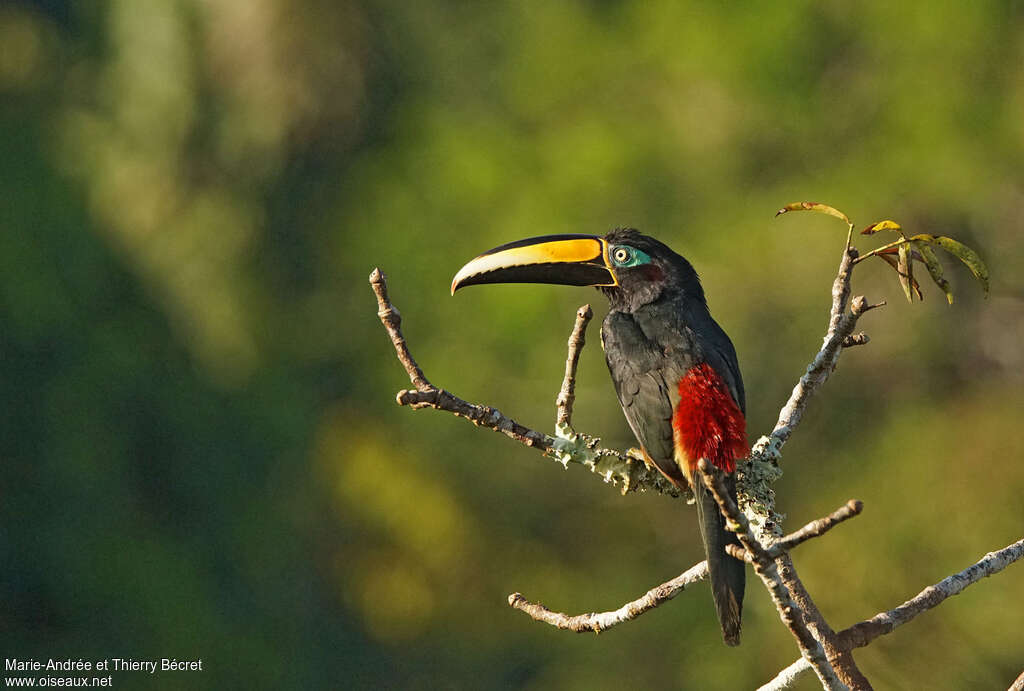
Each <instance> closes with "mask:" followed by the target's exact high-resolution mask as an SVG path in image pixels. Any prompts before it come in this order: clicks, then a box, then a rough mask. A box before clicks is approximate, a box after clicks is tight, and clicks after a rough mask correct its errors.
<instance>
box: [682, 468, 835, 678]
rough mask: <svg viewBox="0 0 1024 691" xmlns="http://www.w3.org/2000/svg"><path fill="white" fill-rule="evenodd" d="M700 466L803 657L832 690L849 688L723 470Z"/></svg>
mask: <svg viewBox="0 0 1024 691" xmlns="http://www.w3.org/2000/svg"><path fill="white" fill-rule="evenodd" d="M698 467H699V469H700V472H701V474H702V475H703V476H704V483H705V484H706V485H707V487H708V490H709V491H710V492H711V494H712V496H713V497H714V498H715V501H716V502H717V503H718V508H719V509H720V510H721V512H722V514H723V515H724V516H725V517H726V519H727V521H728V523H727V525H728V526H729V529H730V530H733V531H734V532H735V533H736V537H738V538H739V540H740V544H742V545H743V547H744V548H746V550H747V552H748V553H750V555H751V557H752V560H753V566H754V573H756V574H757V575H758V577H759V578H760V579H761V582H762V583H764V585H765V588H767V589H768V592H769V594H770V595H771V598H772V602H773V603H775V608H776V609H777V610H778V611H779V618H780V619H782V622H783V623H784V624H785V625H786V628H788V629H789V630H790V632H791V633H792V634H793V637H794V638H796V641H797V645H798V646H799V647H800V652H801V654H802V655H803V659H804V660H806V661H807V663H808V664H809V665H810V667H811V668H812V669H814V673H815V674H817V675H818V679H819V680H820V681H821V684H822V686H823V687H824V688H826V689H829V690H830V691H832V690H835V689H847V688H849V687H848V686H847V685H846V684H845V683H843V682H842V681H840V679H839V677H838V675H837V674H836V670H834V669H833V668H832V665H831V664H830V662H829V660H828V658H827V657H826V655H825V649H824V648H823V647H822V644H821V642H819V640H818V639H817V638H815V637H814V635H813V634H812V633H811V631H810V629H809V628H808V627H807V623H806V622H805V621H804V616H803V615H804V613H803V612H802V609H801V607H800V605H798V604H797V603H796V602H794V601H793V598H792V597H791V595H790V591H789V589H788V588H787V587H786V584H785V583H783V580H782V577H781V576H780V574H779V570H778V567H777V566H776V564H775V560H774V559H772V557H771V555H769V554H768V550H767V549H765V547H764V545H762V544H761V543H760V542H759V541H758V539H757V538H756V537H755V536H754V534H753V532H752V531H751V529H750V522H749V521H748V520H747V517H746V516H744V515H743V512H741V511H740V509H739V507H738V506H737V505H736V503H735V502H734V501H733V500H732V498H731V497H730V496H729V492H728V490H726V488H725V483H724V481H723V480H722V473H721V472H720V471H718V470H717V469H714V468H713V466H712V465H711V464H710V463H708V461H707V459H704V458H702V459H700V462H699V464H698Z"/></svg>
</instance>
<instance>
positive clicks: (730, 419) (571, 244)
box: [451, 228, 749, 645]
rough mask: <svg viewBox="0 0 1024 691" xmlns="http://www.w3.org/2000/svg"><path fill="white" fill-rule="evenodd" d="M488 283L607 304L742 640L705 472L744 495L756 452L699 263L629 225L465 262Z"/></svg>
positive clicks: (633, 404) (657, 442)
mask: <svg viewBox="0 0 1024 691" xmlns="http://www.w3.org/2000/svg"><path fill="white" fill-rule="evenodd" d="M485 283H555V284H561V285H571V286H595V287H597V288H598V289H599V290H600V291H601V292H603V293H604V294H605V296H607V298H608V302H609V311H608V315H607V316H606V317H605V319H604V323H603V324H602V326H601V345H602V346H603V347H604V353H605V360H606V361H607V363H608V370H609V372H610V373H611V377H612V382H614V384H615V391H616V393H617V394H618V398H619V403H620V404H621V405H622V412H623V413H625V416H626V420H627V421H628V422H629V426H630V428H631V429H632V430H633V434H634V435H635V436H636V439H637V441H638V442H639V444H640V450H641V451H642V452H643V455H644V458H645V460H646V461H647V462H648V463H649V464H650V465H653V466H655V467H656V468H657V469H658V470H659V471H660V472H661V473H662V474H663V475H664V476H665V477H666V478H667V479H668V480H669V481H670V482H671V483H673V484H674V485H675V486H676V487H678V488H680V489H684V490H685V489H686V488H687V487H689V488H691V489H692V491H693V495H694V498H695V500H696V502H695V503H696V507H697V522H698V525H699V527H700V534H701V537H702V538H703V542H704V550H705V553H706V555H707V561H708V572H709V580H710V581H711V592H712V595H713V598H714V602H715V609H716V612H717V614H718V620H719V623H720V624H721V627H722V637H723V638H724V639H725V642H726V644H728V645H738V644H739V642H740V616H741V612H742V609H743V589H744V584H745V576H746V574H745V567H744V564H743V562H741V561H739V560H738V559H736V558H734V557H732V556H730V555H729V554H727V553H726V545H728V544H730V543H736V542H737V539H736V535H735V534H734V533H732V532H729V531H727V530H726V527H725V519H724V518H723V516H722V514H721V512H720V511H719V509H718V506H717V504H716V502H715V499H714V497H713V496H711V493H710V492H709V491H708V489H707V487H706V485H705V483H704V481H703V479H702V476H701V473H700V471H699V470H697V464H698V462H699V461H700V459H702V458H703V459H707V461H708V462H709V463H710V464H711V465H713V466H714V467H715V468H717V469H718V470H717V472H721V473H722V474H723V475H724V479H725V484H726V487H727V488H728V491H729V493H730V494H731V495H732V498H733V499H734V500H735V498H736V476H735V471H736V460H737V459H742V458H745V457H746V456H747V455H748V453H749V446H748V445H747V437H746V420H745V410H746V400H745V396H744V392H743V379H742V377H741V376H740V368H739V363H738V362H737V360H736V350H735V348H733V345H732V341H730V340H729V337H728V336H727V335H726V333H725V331H723V330H722V327H720V326H719V325H718V323H717V322H716V321H715V320H714V319H713V318H712V317H711V312H710V311H709V310H708V305H707V301H706V300H705V297H704V289H703V288H702V287H701V284H700V279H699V278H698V276H697V272H696V271H695V270H694V268H693V266H692V265H691V264H690V262H689V261H687V260H686V259H685V258H684V257H682V256H680V255H679V254H676V253H675V252H673V251H672V250H671V249H670V248H669V247H668V246H667V245H665V244H663V243H661V242H659V241H658V240H655V239H654V238H652V237H650V236H647V235H642V234H641V233H639V232H638V231H636V230H634V229H632V228H617V229H615V230H613V231H612V232H610V233H608V234H607V235H605V236H603V237H601V236H596V235H547V236H544V237H536V238H529V239H526V240H519V241H517V242H510V243H508V244H505V245H501V246H500V247H495V248H494V249H492V250H490V251H489V252H485V253H483V254H481V255H480V256H479V257H477V258H476V259H473V260H472V261H470V262H469V263H468V264H466V265H465V266H463V267H462V268H461V269H460V270H459V272H458V273H457V274H456V275H455V279H454V280H453V281H452V286H451V290H452V295H454V294H455V291H456V290H458V289H459V288H463V287H465V286H471V285H479V284H485Z"/></svg>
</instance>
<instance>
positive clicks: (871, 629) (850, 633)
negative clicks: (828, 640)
mask: <svg viewBox="0 0 1024 691" xmlns="http://www.w3.org/2000/svg"><path fill="white" fill-rule="evenodd" d="M1022 558H1024V539H1021V540H1018V541H1017V542H1014V543H1013V544H1010V545H1008V546H1006V547H1004V548H1003V549H1001V550H999V551H997V552H989V553H988V554H986V555H985V556H984V557H982V558H981V559H980V560H978V561H977V562H975V563H974V564H972V565H971V566H969V567H967V568H966V569H964V570H963V571H960V572H959V573H955V574H953V575H952V576H949V577H948V578H944V579H943V580H941V581H939V582H938V583H936V584H935V585H930V586H928V587H927V588H925V589H924V590H922V591H921V592H920V593H918V594H917V595H915V596H914V597H913V598H911V599H909V600H907V601H906V602H904V603H903V604H902V605H900V606H899V607H896V608H894V609H891V610H889V611H888V612H879V613H878V614H876V615H875V616H873V617H872V618H871V619H868V620H865V621H862V622H859V623H857V624H854V625H853V626H851V627H850V628H848V629H846V630H844V631H840V632H839V633H838V634H837V636H838V638H839V641H840V644H841V645H842V646H843V647H844V648H845V649H847V650H852V649H854V648H862V647H864V646H866V645H868V644H869V643H871V641H873V640H875V639H876V638H878V637H879V636H884V635H886V634H889V633H892V632H893V631H894V630H895V629H896V628H898V627H900V626H902V625H903V624H906V623H907V622H909V621H910V620H912V619H913V618H914V617H916V616H918V615H919V614H922V613H924V612H927V611H928V610H930V609H932V608H933V607H936V606H937V605H939V604H940V603H941V602H942V601H943V600H945V599H946V598H948V597H951V596H953V595H958V594H959V593H961V592H963V590H964V589H965V588H967V586H969V585H973V584H975V583H977V582H978V581H980V580H981V579H983V578H986V577H988V576H991V575H993V574H996V573H998V572H1000V571H1002V570H1003V569H1005V568H1006V567H1007V566H1009V565H1010V564H1012V563H1014V562H1016V561H1018V560H1020V559H1022ZM808 669H810V665H809V664H807V661H806V660H804V659H803V658H801V659H799V660H797V661H796V662H794V663H793V664H791V665H789V667H786V669H784V670H782V672H780V673H779V674H778V676H776V677H775V678H774V679H773V680H772V681H770V682H768V683H767V684H765V685H764V686H762V687H761V689H760V691H777V690H778V689H785V688H788V687H789V686H790V684H792V683H793V681H794V680H795V679H796V678H797V677H798V676H799V675H800V674H801V673H803V672H806V671H807V670H808ZM1018 681H1019V679H1018ZM1014 683H1017V682H1014ZM1013 688H1015V687H1011V689H1013Z"/></svg>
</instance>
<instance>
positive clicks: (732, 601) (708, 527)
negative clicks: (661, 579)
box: [691, 471, 747, 645]
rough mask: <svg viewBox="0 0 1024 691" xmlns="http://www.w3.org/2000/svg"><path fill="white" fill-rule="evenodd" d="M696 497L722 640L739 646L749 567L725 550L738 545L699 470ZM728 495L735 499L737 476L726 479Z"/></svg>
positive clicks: (693, 483)
mask: <svg viewBox="0 0 1024 691" xmlns="http://www.w3.org/2000/svg"><path fill="white" fill-rule="evenodd" d="M692 478H693V481H692V482H691V486H692V488H693V496H694V498H695V499H696V500H697V501H696V503H697V522H698V524H699V525H700V536H701V538H703V540H704V552H705V553H706V554H707V558H708V580H710V582H711V595H712V596H713V597H714V599H715V610H716V611H717V612H718V621H719V623H720V624H721V625H722V638H724V639H725V643H726V645H739V644H740V615H741V613H742V611H743V588H744V585H745V583H746V576H747V574H746V565H745V564H744V563H743V562H741V561H740V560H738V559H736V558H735V557H732V556H730V555H729V554H727V553H726V551H725V546H726V545H728V544H739V540H738V539H737V538H736V534H735V533H732V532H730V531H728V530H726V529H725V517H724V516H722V512H721V511H719V509H718V503H717V502H715V498H714V497H713V496H712V495H711V492H710V491H708V489H707V487H706V486H705V485H704V479H703V478H702V477H701V474H700V472H699V471H694V472H693V473H692ZM725 483H726V487H727V488H728V490H729V495H730V496H731V497H732V498H733V501H735V500H736V476H735V475H732V474H729V475H726V476H725Z"/></svg>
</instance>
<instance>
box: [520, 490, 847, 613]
mask: <svg viewBox="0 0 1024 691" xmlns="http://www.w3.org/2000/svg"><path fill="white" fill-rule="evenodd" d="M862 508H863V505H862V504H861V502H859V501H857V500H855V499H851V500H850V501H848V502H847V503H846V504H843V505H842V506H841V507H839V508H838V509H836V510H835V511H833V512H832V513H831V514H830V515H828V516H825V517H824V518H819V519H817V520H814V521H811V522H810V523H808V524H807V525H805V526H804V527H803V528H801V529H800V530H798V531H796V532H794V533H791V534H789V535H787V536H786V537H784V538H782V539H781V540H779V541H778V542H776V543H774V544H773V545H772V546H771V547H768V548H767V553H768V555H769V556H771V557H775V556H777V555H779V554H781V553H782V552H783V551H786V550H790V549H793V548H794V547H796V546H798V545H800V544H803V543H804V542H806V541H808V540H811V539H813V538H816V537H821V536H822V535H824V534H825V533H827V532H828V531H829V530H831V529H832V528H834V527H835V526H837V525H839V524H840V523H842V522H843V521H845V520H847V519H850V518H853V517H854V516H856V515H858V514H859V513H860V512H861V509H862ZM728 547H733V548H735V549H734V550H729V552H730V554H733V556H735V557H736V558H737V559H742V560H745V561H747V562H750V563H752V562H753V559H752V558H750V557H749V552H747V550H746V549H744V548H743V547H740V546H739V545H729V546H728ZM728 547H727V548H726V549H727V550H728ZM707 573H708V564H707V562H706V561H702V562H700V563H699V564H694V565H693V566H691V567H690V568H689V569H687V570H686V571H684V572H683V573H681V574H680V575H678V576H676V577H675V578H673V579H672V580H670V581H666V582H665V583H662V584H661V585H658V586H655V587H654V588H651V589H650V590H649V591H647V593H645V594H644V595H643V596H642V597H639V598H637V599H636V600H633V601H632V602H627V603H626V604H624V605H623V606H622V607H620V608H618V609H617V610H613V611H610V612H591V613H589V614H565V613H563V612H554V611H552V610H550V609H548V608H547V607H545V606H544V605H542V604H540V603H539V602H531V601H529V600H527V599H526V598H525V597H523V595H522V594H520V593H513V594H511V595H509V597H508V603H509V605H511V606H512V607H514V608H515V609H518V610H520V611H521V612H525V613H526V614H528V615H530V616H531V617H532V618H533V619H535V620H537V621H540V622H544V623H546V624H550V625H552V626H554V627H557V628H559V629H567V630H569V631H575V632H577V633H580V632H584V631H594V632H596V633H600V632H602V631H606V630H608V629H610V628H611V627H613V626H615V625H617V624H621V623H622V622H624V621H629V620H631V619H636V618H637V617H638V616H640V615H641V614H643V613H644V612H647V611H649V610H651V609H654V608H655V607H657V606H659V605H661V604H662V603H663V602H665V601H667V600H671V599H672V598H674V597H675V596H676V595H678V594H679V593H681V592H682V591H683V590H684V589H685V588H686V587H687V586H690V585H692V584H694V583H696V582H697V581H700V580H703V579H705V578H706V577H707Z"/></svg>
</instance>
